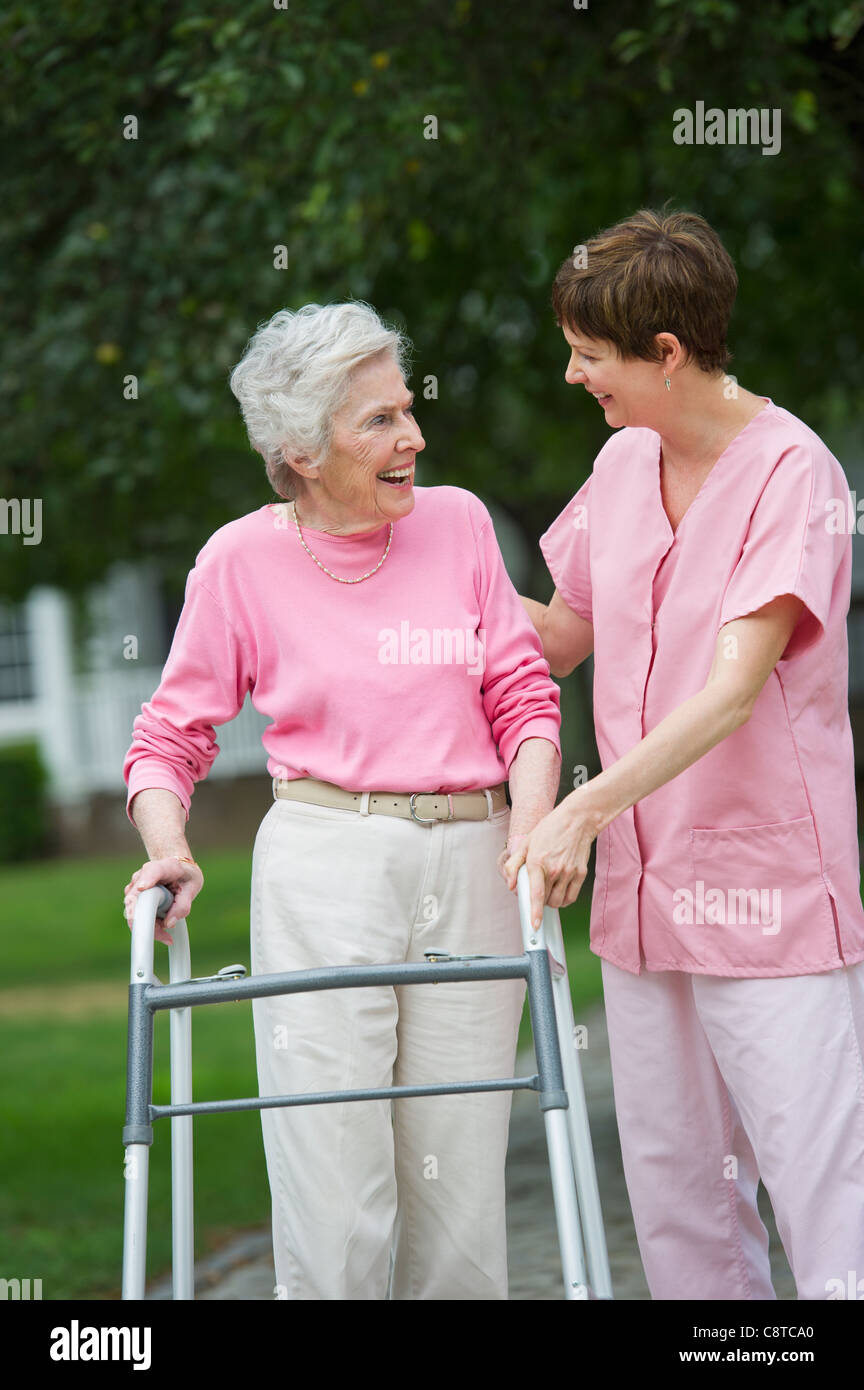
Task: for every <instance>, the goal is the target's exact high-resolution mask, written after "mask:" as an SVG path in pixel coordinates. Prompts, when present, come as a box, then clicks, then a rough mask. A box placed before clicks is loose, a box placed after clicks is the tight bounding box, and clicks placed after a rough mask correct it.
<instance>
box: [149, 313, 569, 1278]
mask: <svg viewBox="0 0 864 1390" xmlns="http://www.w3.org/2000/svg"><path fill="white" fill-rule="evenodd" d="M407 347H408V344H407V340H406V339H405V338H404V337H403V335H402V334H401V333H400V332H399V331H398V330H392V329H389V328H387V327H386V326H385V325H384V324H383V323H382V322H381V320H380V319H379V318H378V316H377V314H376V313H375V312H374V310H373V309H371V308H370V306H368V305H366V304H363V303H362V302H350V303H346V304H336V305H327V306H323V307H322V306H320V305H314V304H313V305H306V306H305V307H304V308H301V309H299V310H297V311H296V312H291V311H289V310H282V311H280V312H279V313H277V314H275V315H274V317H273V318H272V319H271V320H270V321H269V322H268V323H266V324H265V325H263V326H262V327H261V328H260V329H259V331H258V332H257V333H256V334H255V336H254V337H253V338H252V339H251V341H250V343H249V344H248V346H247V350H246V352H245V355H244V357H243V359H242V361H241V362H240V363H239V364H238V365H237V366H236V367H235V369H234V371H233V373H232V376H231V388H232V390H233V391H234V394H235V395H236V396H237V399H238V401H239V402H240V407H241V410H242V413H243V417H244V420H245V422H246V426H247V430H248V433H249V438H250V441H251V443H252V445H253V446H254V447H255V448H256V449H257V450H258V451H259V452H260V453H261V454H262V455H263V457H264V459H265V462H266V469H267V476H268V478H269V480H270V482H271V484H272V487H273V489H274V491H275V492H276V493H277V495H279V496H281V497H282V498H286V499H288V501H286V502H281V503H276V504H264V505H262V506H261V507H259V508H258V509H257V510H256V511H253V512H250V513H248V514H246V515H245V516H241V517H239V518H237V519H236V520H234V521H231V522H229V523H228V524H227V525H225V526H222V527H221V528H220V529H219V530H218V531H216V532H215V533H214V534H213V535H212V536H211V537H210V539H209V540H208V541H207V542H206V544H205V545H204V547H203V549H202V550H201V551H200V552H199V554H198V556H197V559H196V563H195V567H194V569H193V570H192V571H191V572H190V574H189V578H188V581H187V586H186V600H185V605H184V608H183V611H182V613H181V615H180V619H179V622H178V624H177V630H176V633H175V636H174V641H173V644H172V647H171V652H170V654H169V657H168V660H167V663H166V666H165V669H164V673H163V678H162V681H161V684H160V686H159V688H158V690H157V691H156V693H155V694H154V696H153V698H152V700H151V701H150V702H149V703H148V704H145V705H144V706H143V707H142V711H141V714H140V715H139V716H137V718H136V720H135V725H134V730H135V732H134V740H133V743H132V746H131V748H130V749H129V752H128V754H127V756H126V760H125V763H124V777H125V780H126V782H127V786H128V800H127V812H128V814H129V817H130V819H131V820H132V821H133V823H134V824H135V825H136V826H137V827H138V829H139V831H140V833H141V836H142V839H143V841H144V844H145V847H146V850H147V854H148V856H149V858H148V861H147V863H145V864H144V865H143V867H142V868H141V869H139V870H138V871H137V872H136V873H135V874H133V875H132V879H131V881H130V883H129V884H128V885H127V890H126V891H127V916H128V917H129V918H130V920H131V916H132V913H133V911H134V902H135V898H136V895H137V893H138V892H140V891H142V890H144V889H146V888H148V887H151V886H153V885H154V884H156V883H167V884H168V885H169V886H170V887H171V888H172V889H173V892H174V902H173V905H172V907H171V908H170V909H169V910H168V912H167V913H166V916H165V919H164V922H163V923H162V926H161V927H160V929H159V936H160V939H162V940H169V941H170V939H171V938H170V933H169V929H170V927H171V925H172V924H173V923H174V922H175V921H177V920H179V919H181V918H183V917H186V916H188V914H189V909H190V907H191V905H192V901H193V899H194V897H195V896H196V894H197V893H198V892H199V891H200V889H201V887H202V882H203V877H202V873H201V870H200V868H199V867H198V866H197V865H196V864H195V863H194V860H193V856H192V852H191V850H190V848H189V845H188V843H187V840H186V836H185V822H186V820H187V819H188V815H189V807H190V798H191V795H192V792H193V784H194V783H195V782H196V781H199V780H200V779H201V778H203V777H205V776H206V775H207V772H208V771H209V769H210V767H211V765H212V763H213V760H214V758H215V757H216V755H217V753H218V746H217V744H216V742H215V737H214V728H213V726H214V725H215V724H223V723H225V722H226V721H228V720H230V719H233V718H234V717H235V716H236V715H237V713H238V712H239V710H240V709H241V707H242V705H243V702H244V698H245V696H246V693H247V691H249V692H251V698H252V702H253V704H254V705H255V707H256V708H257V709H258V710H260V711H261V712H262V713H266V714H268V715H269V716H270V717H271V719H272V721H273V722H272V723H271V724H270V725H269V727H268V728H267V729H266V730H265V732H264V734H263V736H262V737H263V742H264V745H265V747H266V749H267V752H268V754H269V757H268V760H267V769H268V772H269V773H270V774H271V777H272V791H273V800H272V804H271V805H270V808H269V810H268V811H267V813H266V814H265V816H264V818H263V820H262V822H261V825H260V827H259V829H258V833H257V836H256V839H255V846H254V852H253V862H252V885H251V951H252V969H253V972H254V973H255V974H262V973H269V972H272V971H283V970H295V969H306V968H312V967H317V966H328V965H347V964H356V965H362V964H376V963H377V964H380V963H384V962H394V961H418V960H422V959H423V956H424V951H425V950H427V949H429V948H431V947H434V948H436V949H438V950H442V951H448V952H451V953H453V954H462V953H474V952H481V953H495V954H498V953H501V954H512V953H518V952H519V951H520V950H521V934H520V928H519V917H518V909H517V907H516V903H515V901H514V899H513V898H512V897H511V896H510V895H509V894H508V891H507V886H506V884H505V881H504V878H503V875H502V864H503V859H504V858H505V857H506V853H507V849H506V848H505V846H508V847H509V850H510V852H512V851H513V850H514V849H515V847H516V845H517V844H518V843H519V842H520V837H524V836H525V835H527V833H529V832H530V831H531V830H532V829H533V827H534V826H535V825H536V824H537V822H538V821H539V820H541V819H542V818H543V817H544V816H545V815H546V814H547V813H548V812H549V811H550V810H551V809H552V807H553V805H554V802H555V794H556V790H557V786H558V773H559V766H560V756H559V746H558V729H559V724H560V715H559V697H558V687H557V686H556V685H555V683H554V682H553V681H552V680H551V679H550V676H549V667H548V665H547V663H546V661H545V659H544V657H543V654H542V650H541V646H540V642H539V639H538V637H537V634H536V633H535V631H534V628H533V626H532V624H531V622H530V621H529V619H528V617H527V616H526V614H525V610H524V608H523V607H522V605H521V604H520V601H519V597H518V595H517V594H516V591H515V589H514V588H513V585H512V584H511V582H510V580H509V578H508V576H507V572H506V570H505V568H504V564H503V561H502V558H501V554H500V551H499V549H498V546H497V543H496V540H495V533H494V530H493V527H492V522H491V519H490V516H489V513H488V511H487V510H486V508H485V507H484V505H483V504H482V503H481V502H480V501H479V500H478V499H477V498H476V497H474V496H473V495H472V494H471V493H470V492H466V491H465V490H463V489H462V488H457V487H424V488H415V486H414V468H415V459H416V456H417V454H418V453H419V452H420V450H421V449H423V448H424V447H425V446H424V440H423V437H422V435H421V433H420V430H419V428H418V426H417V422H416V420H415V418H414V412H413V396H412V394H411V393H410V392H409V391H408V390H407V389H406V385H405V380H404V373H403V368H404V364H405V358H406V354H407ZM505 778H509V783H510V794H511V801H512V810H511V809H510V808H508V804H507V797H506V786H505ZM523 999H524V984H523V982H521V981H505V982H501V983H495V982H481V983H478V984H462V983H459V984H449V985H448V984H439V985H436V986H434V987H432V986H428V987H426V986H413V985H410V986H406V987H401V988H397V989H392V988H364V989H351V990H338V991H331V992H329V993H327V992H325V993H315V994H307V995H302V996H291V997H287V998H286V997H285V996H281V997H277V998H273V999H257V1000H255V1001H254V1004H253V1010H254V1024H255V1041H256V1054H257V1064H258V1079H259V1086H260V1092H261V1094H262V1095H272V1094H282V1095H284V1094H288V1093H293V1092H303V1091H320V1090H330V1089H340V1090H341V1089H352V1090H353V1089H358V1088H372V1087H381V1086H389V1085H390V1084H398V1085H416V1084H423V1083H428V1082H435V1081H454V1080H465V1079H469V1078H470V1079H474V1080H477V1079H480V1078H484V1077H487V1076H488V1077H494V1076H503V1075H507V1074H512V1067H513V1065H514V1054H515V1047H516V1035H517V1029H518V1024H519V1019H520V1015H521V1011H522V1004H523ZM510 1100H511V1096H510V1093H509V1092H499V1093H487V1094H466V1095H455V1096H444V1097H435V1098H432V1099H430V1098H427V1097H422V1098H411V1099H401V1100H397V1101H395V1102H392V1103H391V1102H390V1101H387V1100H380V1101H359V1102H358V1101H352V1102H346V1103H344V1104H329V1105H324V1106H310V1107H301V1108H291V1109H268V1110H264V1111H262V1112H261V1124H262V1128H263V1135H264V1146H265V1154H266V1162H267V1173H268V1178H269V1182H270V1189H271V1195H272V1202H273V1245H274V1258H275V1266H276V1279H277V1286H278V1289H279V1296H280V1297H283V1298H288V1299H318V1300H321V1299H381V1298H386V1297H388V1296H389V1297H391V1298H394V1299H412V1300H413V1299H504V1298H506V1297H507V1259H506V1231H505V1221H504V1160H505V1154H506V1147H507V1129H508V1121H509V1113H510ZM391 1254H392V1280H391Z"/></svg>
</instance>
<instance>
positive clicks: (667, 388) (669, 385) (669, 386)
mask: <svg viewBox="0 0 864 1390" xmlns="http://www.w3.org/2000/svg"><path fill="white" fill-rule="evenodd" d="M663 380H664V381H665V382H666V390H667V391H671V390H672V382H671V381H670V380H669V378H668V376H665V377H664V378H663Z"/></svg>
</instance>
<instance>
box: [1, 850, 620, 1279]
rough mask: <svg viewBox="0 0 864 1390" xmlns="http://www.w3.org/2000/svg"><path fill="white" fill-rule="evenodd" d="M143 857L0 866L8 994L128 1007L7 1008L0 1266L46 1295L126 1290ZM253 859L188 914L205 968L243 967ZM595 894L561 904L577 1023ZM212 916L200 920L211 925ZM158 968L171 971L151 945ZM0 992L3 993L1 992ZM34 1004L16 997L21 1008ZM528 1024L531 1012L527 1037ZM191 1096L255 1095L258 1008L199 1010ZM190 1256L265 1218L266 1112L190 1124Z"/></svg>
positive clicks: (156, 1254) (153, 1167)
mask: <svg viewBox="0 0 864 1390" xmlns="http://www.w3.org/2000/svg"><path fill="white" fill-rule="evenodd" d="M137 866H138V861H135V860H134V857H127V858H110V859H107V858H106V859H89V860H75V861H71V860H69V861H65V860H54V861H46V862H44V863H39V864H28V865H23V866H14V867H8V866H6V867H4V868H3V870H2V874H0V893H2V901H3V915H4V921H5V923H6V924H7V928H6V931H5V932H4V940H3V950H4V965H5V971H4V979H3V982H2V985H0V989H2V991H3V992H4V993H6V998H7V999H9V998H10V997H11V996H10V994H9V993H7V992H8V991H13V992H17V991H20V990H21V989H22V988H23V987H26V986H49V985H54V986H62V985H66V986H70V985H75V984H82V985H86V984H88V983H90V982H94V981H95V982H110V981H116V982H118V986H119V992H120V997H119V1007H118V1009H117V1010H116V1012H110V1011H109V1012H106V1011H105V1008H104V1007H100V1009H98V1010H97V1007H96V1005H95V1004H94V1005H93V1007H92V1011H91V1013H92V1016H88V1015H87V1014H86V1013H85V1014H84V1015H83V1016H81V1017H65V1016H63V1017H58V1016H57V1011H55V1010H53V1009H52V1008H51V1007H50V1006H49V1005H40V1004H38V1003H36V1004H34V1005H33V1006H32V1007H29V1006H28V1007H27V1008H26V1009H25V1008H19V1011H18V1012H16V1013H14V1014H9V1013H8V1012H6V1013H3V1014H0V1044H2V1049H3V1061H4V1066H3V1068H2V1074H0V1113H2V1115H3V1144H2V1156H0V1275H2V1276H3V1277H6V1278H13V1277H18V1278H22V1279H23V1278H28V1277H29V1278H31V1279H39V1278H41V1279H42V1291H43V1298H45V1299H65V1298H111V1297H117V1296H119V1278H120V1264H121V1254H122V1214H123V1148H122V1143H121V1131H122V1126H123V1116H124V1109H125V1057H126V1015H125V1007H124V1005H123V995H122V991H123V990H124V989H125V983H126V981H127V979H128V969H129V932H128V928H127V926H126V923H125V920H124V918H123V912H122V890H123V885H124V884H125V883H126V882H127V880H128V878H129V874H130V872H131V871H132V870H133V869H134V868H136V867H137ZM250 868H251V854H250V853H249V852H246V851H220V853H219V854H218V856H216V855H213V856H212V857H211V858H210V859H209V860H208V866H207V884H206V887H205V890H204V894H203V896H202V899H201V908H200V912H199V913H198V914H197V917H198V919H199V920H200V921H201V924H202V925H201V933H200V936H199V935H198V933H197V932H196V925H197V923H196V912H195V910H194V909H193V912H192V915H191V916H190V919H189V930H190V938H191V941H192V969H193V973H194V974H195V975H204V974H208V973H211V972H213V971H215V970H218V969H219V968H220V967H221V966H223V965H227V964H230V963H232V962H234V961H243V962H245V964H246V965H247V966H248V964H249V942H248V901H249V875H250ZM589 906H590V894H589V893H588V892H587V890H586V891H585V892H583V894H582V897H581V898H580V901H579V902H578V903H576V904H575V905H574V906H573V907H571V908H568V909H566V911H565V912H564V913H563V914H562V917H563V921H564V928H565V935H567V936H568V938H569V940H568V949H567V955H568V968H569V971H570V979H571V984H572V987H573V997H574V1008H575V1010H576V1016H577V1020H578V1017H579V1011H580V1009H581V1008H582V1007H583V1005H587V1004H588V1003H589V1002H591V1001H594V1000H596V999H598V998H599V997H600V992H601V987H600V962H599V960H598V959H597V957H596V956H594V955H592V954H591V953H590V951H589V950H588V944H587V942H588V912H589ZM205 924H206V927H205ZM156 951H157V953H156V972H157V974H158V975H159V976H160V978H162V979H163V980H165V979H167V975H168V968H167V951H166V949H165V948H164V947H163V946H161V945H158V944H157V948H156ZM0 1002H2V1000H0ZM25 1003H26V1000H24V999H23V997H22V999H21V1000H20V1001H19V1005H23V1004H25ZM529 1036H530V1034H529V1031H528V1029H527V1020H523V1041H526V1042H527V1040H528V1038H529ZM167 1059H168V1019H167V1016H166V1015H160V1016H158V1017H157V1020H156V1059H155V1076H154V1099H155V1100H156V1101H157V1102H158V1101H166V1100H167V1099H168V1086H169V1079H168V1061H167ZM193 1062H194V1086H195V1096H196V1098H197V1099H204V1098H207V1097H218V1098H225V1097H228V1096H232V1095H236V1096H239V1095H255V1094H257V1079H256V1072H255V1050H254V1038H253V1031H252V1007H251V1004H249V1003H240V1004H232V1005H220V1006H218V1007H216V1006H214V1007H210V1008H207V1007H202V1008H197V1009H195V1011H194V1013H193ZM194 1133H195V1140H194V1142H195V1185H196V1217H197V1223H196V1242H195V1243H196V1253H197V1254H198V1255H201V1254H203V1253H205V1252H206V1251H207V1250H210V1249H212V1248H214V1247H215V1246H216V1245H218V1244H219V1243H221V1242H222V1241H223V1240H224V1239H225V1238H226V1236H228V1235H229V1234H230V1233H231V1232H232V1231H234V1230H237V1229H241V1228H244V1227H249V1226H255V1225H262V1226H263V1225H267V1223H268V1222H269V1219H270V1199H269V1191H268V1186H267V1174H266V1169H265V1166H264V1153H263V1147H262V1143H261V1129H260V1120H259V1117H258V1114H257V1113H255V1114H241V1115H202V1116H198V1117H197V1118H196V1119H195V1130H194ZM170 1228H171V1219H170V1134H169V1129H168V1126H167V1123H166V1122H165V1121H161V1122H159V1123H157V1125H156V1139H155V1142H154V1144H153V1147H152V1149H151V1164H150V1220H149V1228H148V1230H149V1234H148V1279H151V1280H152V1279H153V1278H155V1277H156V1276H158V1275H159V1274H161V1273H164V1272H166V1271H167V1269H168V1268H169V1267H170V1258H171V1250H170V1244H171V1241H170Z"/></svg>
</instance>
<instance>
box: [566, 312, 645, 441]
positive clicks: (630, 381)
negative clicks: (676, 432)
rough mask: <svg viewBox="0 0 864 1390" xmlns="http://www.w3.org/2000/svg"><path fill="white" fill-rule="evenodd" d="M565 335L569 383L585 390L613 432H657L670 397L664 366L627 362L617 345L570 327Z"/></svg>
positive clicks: (640, 361) (637, 360)
mask: <svg viewBox="0 0 864 1390" xmlns="http://www.w3.org/2000/svg"><path fill="white" fill-rule="evenodd" d="M562 332H563V334H564V338H565V340H566V342H567V344H568V346H569V347H570V361H569V362H568V364H567V371H566V372H565V374H564V379H565V381H568V382H570V384H571V385H572V386H584V387H585V390H586V391H587V392H588V393H589V394H590V395H592V396H594V397H595V399H596V400H597V403H598V404H599V406H600V407H601V409H602V410H603V413H604V414H605V416H606V423H607V425H611V427H612V428H613V429H616V430H617V429H621V427H622V426H623V425H633V426H642V427H647V428H649V429H650V428H653V424H654V421H655V420H656V419H657V415H658V411H662V410H663V407H664V400H663V397H665V396H666V394H667V393H666V390H665V388H664V382H663V376H664V368H663V366H662V364H661V363H659V362H644V361H643V360H642V359H641V358H634V359H630V360H625V359H624V358H622V357H619V356H618V353H617V351H616V349H615V345H614V344H613V343H609V342H605V341H603V340H601V339H598V338H587V337H585V335H584V334H582V333H577V332H575V331H574V330H572V329H570V328H567V327H566V326H565V327H564V328H563V329H562ZM658 393H662V394H658Z"/></svg>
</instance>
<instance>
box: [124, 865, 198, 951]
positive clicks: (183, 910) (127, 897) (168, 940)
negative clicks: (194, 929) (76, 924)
mask: <svg viewBox="0 0 864 1390" xmlns="http://www.w3.org/2000/svg"><path fill="white" fill-rule="evenodd" d="M160 883H164V884H165V885H166V887H168V888H169V889H170V890H171V892H172V893H173V894H174V902H173V903H172V904H171V906H170V907H169V909H168V911H167V912H166V913H165V916H164V919H163V918H162V917H157V918H156V930H155V932H154V939H155V940H156V941H164V942H165V944H166V946H173V945H174V938H173V936H171V935H170V932H169V928H171V927H173V926H174V924H175V922H179V921H181V920H182V919H183V918H184V917H188V916H189V910H190V908H191V907H192V900H193V898H195V897H197V895H198V894H199V893H200V892H201V889H202V888H203V886H204V875H203V874H202V872H201V870H200V869H199V867H198V865H197V864H185V863H183V862H182V861H181V860H179V859H171V858H167V859H148V860H147V862H146V864H142V865H141V868H140V869H136V870H135V872H134V874H133V875H132V877H131V878H130V880H129V882H128V883H127V884H126V887H125V888H124V889H123V894H124V907H123V912H124V916H125V918H126V921H127V923H128V926H129V930H130V931H131V930H132V919H133V918H134V916H135V908H136V905H137V903H138V894H139V893H143V892H144V891H145V889H147V888H155V887H156V886H157V885H158V884H160ZM160 923H161V926H160Z"/></svg>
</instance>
